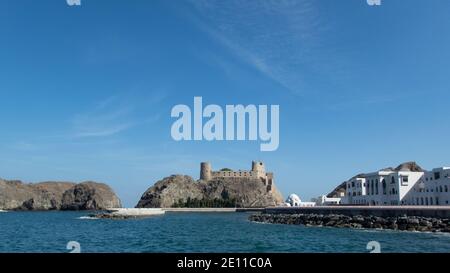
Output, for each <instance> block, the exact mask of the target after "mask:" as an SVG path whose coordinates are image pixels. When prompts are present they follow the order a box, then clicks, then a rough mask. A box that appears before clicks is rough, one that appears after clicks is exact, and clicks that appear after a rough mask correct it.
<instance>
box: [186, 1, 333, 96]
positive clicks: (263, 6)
mask: <svg viewBox="0 0 450 273" xmlns="http://www.w3.org/2000/svg"><path fill="white" fill-rule="evenodd" d="M190 3H191V4H192V6H193V7H194V11H195V12H193V14H191V18H192V19H193V20H194V21H195V22H196V24H197V25H198V26H199V27H200V28H201V29H203V30H204V31H206V32H207V33H209V34H210V35H211V36H212V37H213V38H214V39H215V40H217V41H218V42H219V43H220V44H222V45H223V46H224V47H226V48H228V49H229V50H230V51H231V52H233V53H234V54H235V55H236V56H237V57H238V58H239V59H241V60H243V61H244V62H245V63H247V64H248V65H250V66H252V67H253V68H255V69H256V70H257V71H259V72H260V73H262V74H263V75H265V76H266V77H268V78H270V79H272V80H273V81H275V82H277V83H279V84H280V85H282V86H283V87H285V88H286V89H288V90H290V91H291V92H293V93H296V94H299V93H302V92H303V91H304V89H305V81H306V79H307V76H308V75H310V74H311V73H317V71H319V70H320V71H323V69H324V68H326V67H325V65H324V63H325V62H326V59H325V57H324V59H317V54H311V53H312V52H314V51H317V50H321V39H320V37H321V34H323V32H325V31H326V30H327V27H326V26H325V24H324V23H323V22H322V21H321V20H320V17H319V16H318V14H317V12H316V10H315V6H314V4H313V3H312V1H309V0H299V1H251V0H250V1H240V0H232V1H210V0H208V1H206V0H203V1H201V0H200V1H199V0H195V1H191V2H190ZM313 55H314V56H315V57H312V56H313Z"/></svg>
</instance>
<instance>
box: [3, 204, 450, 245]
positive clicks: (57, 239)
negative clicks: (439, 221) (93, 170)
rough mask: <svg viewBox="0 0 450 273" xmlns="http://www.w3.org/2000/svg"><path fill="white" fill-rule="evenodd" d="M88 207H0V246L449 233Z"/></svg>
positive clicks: (401, 237)
mask: <svg viewBox="0 0 450 273" xmlns="http://www.w3.org/2000/svg"><path fill="white" fill-rule="evenodd" d="M88 214H89V213H87V212H7V213H1V214H0V252H52V253H53V252H56V253H60V252H70V250H68V249H67V245H68V243H69V242H72V243H71V244H73V242H76V243H78V244H79V246H80V251H81V252H94V253H95V252H134V253H140V252H369V250H367V244H368V243H369V242H371V241H376V242H379V244H380V246H381V252H450V235H449V234H433V233H419V232H401V231H381V230H363V229H361V230H357V229H346V228H325V227H323V228H322V227H304V226H291V225H273V224H261V223H253V222H250V221H248V216H249V214H248V213H171V212H169V213H166V214H165V215H162V216H155V217H150V218H144V219H130V220H110V219H95V218H91V217H87V216H88Z"/></svg>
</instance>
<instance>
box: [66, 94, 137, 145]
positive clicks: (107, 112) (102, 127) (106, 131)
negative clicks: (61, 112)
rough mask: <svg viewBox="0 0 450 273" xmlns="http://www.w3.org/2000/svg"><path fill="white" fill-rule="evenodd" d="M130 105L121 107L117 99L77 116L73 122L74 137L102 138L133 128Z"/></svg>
mask: <svg viewBox="0 0 450 273" xmlns="http://www.w3.org/2000/svg"><path fill="white" fill-rule="evenodd" d="M132 111H133V108H132V106H130V105H120V102H119V100H118V99H117V98H116V97H114V96H113V97H109V98H106V99H105V100H103V101H100V102H98V103H97V105H96V107H94V109H93V110H91V111H89V112H86V113H82V114H77V115H76V116H75V117H74V118H73V120H72V123H73V131H74V134H73V136H74V137H100V136H111V135H115V134H117V133H120V132H122V131H124V130H126V129H128V128H130V127H132V126H133V124H134V122H133V121H131V120H130V114H131V112H132Z"/></svg>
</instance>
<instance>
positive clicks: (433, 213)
mask: <svg viewBox="0 0 450 273" xmlns="http://www.w3.org/2000/svg"><path fill="white" fill-rule="evenodd" d="M263 212H264V213H270V214H323V215H327V214H339V215H346V216H357V215H362V216H378V217H383V218H386V217H399V216H404V215H406V216H420V217H428V218H439V219H450V206H317V207H268V208H265V209H264V210H263Z"/></svg>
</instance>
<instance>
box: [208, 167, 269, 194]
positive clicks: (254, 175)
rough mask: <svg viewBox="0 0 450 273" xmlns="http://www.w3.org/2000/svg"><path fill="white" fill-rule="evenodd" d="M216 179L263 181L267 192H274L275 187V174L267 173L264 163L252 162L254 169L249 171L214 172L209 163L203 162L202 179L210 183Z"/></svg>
mask: <svg viewBox="0 0 450 273" xmlns="http://www.w3.org/2000/svg"><path fill="white" fill-rule="evenodd" d="M214 178H233V179H239V178H248V179H261V181H262V183H264V185H265V186H266V188H267V191H268V192H270V191H272V185H273V173H271V172H266V168H265V167H264V163H263V162H260V161H253V162H252V169H251V170H250V171H248V170H238V171H233V170H225V169H223V170H221V171H213V170H212V168H211V164H210V163H209V162H202V163H201V164H200V179H202V180H204V181H210V180H212V179H214Z"/></svg>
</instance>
